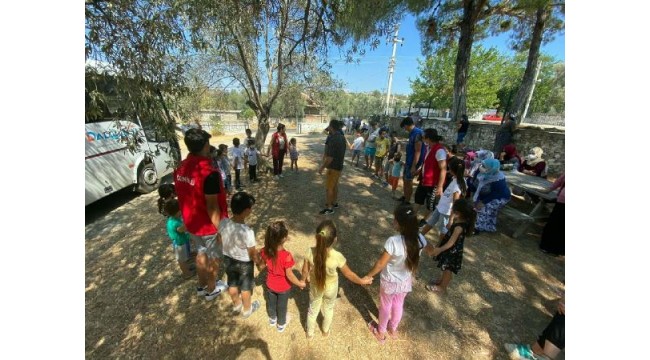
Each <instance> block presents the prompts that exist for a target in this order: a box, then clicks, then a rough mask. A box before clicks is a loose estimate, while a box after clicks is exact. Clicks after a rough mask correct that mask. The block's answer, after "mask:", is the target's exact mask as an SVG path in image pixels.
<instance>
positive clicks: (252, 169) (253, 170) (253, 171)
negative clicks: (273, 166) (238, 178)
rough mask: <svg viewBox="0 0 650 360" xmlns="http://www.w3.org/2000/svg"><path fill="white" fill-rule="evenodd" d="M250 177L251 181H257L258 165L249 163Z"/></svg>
mask: <svg viewBox="0 0 650 360" xmlns="http://www.w3.org/2000/svg"><path fill="white" fill-rule="evenodd" d="M248 177H249V178H250V180H251V181H257V165H248Z"/></svg>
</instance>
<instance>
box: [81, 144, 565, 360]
mask: <svg viewBox="0 0 650 360" xmlns="http://www.w3.org/2000/svg"><path fill="white" fill-rule="evenodd" d="M290 136H292V135H291V134H290ZM295 136H296V137H297V138H298V146H299V150H300V156H301V157H300V160H299V165H300V172H299V173H297V174H296V173H289V171H287V176H286V177H285V178H284V179H281V180H280V181H274V180H273V179H272V178H271V177H270V176H263V177H262V182H261V183H259V184H256V185H251V186H246V188H245V191H248V192H250V193H252V194H253V195H254V196H255V197H256V198H257V204H256V205H255V207H254V209H253V215H252V216H251V217H250V219H249V221H248V222H249V224H250V225H251V227H252V228H253V229H254V231H255V234H256V237H257V243H258V246H259V247H261V246H263V235H264V234H263V231H264V228H265V226H266V224H268V223H269V222H270V221H272V220H278V219H282V220H285V221H286V222H287V224H288V227H289V229H290V240H289V242H288V243H287V248H288V249H289V250H290V251H291V252H292V253H293V254H294V257H295V259H296V262H297V264H296V267H295V268H296V269H300V268H301V266H302V262H303V255H304V253H305V251H306V249H308V248H309V247H310V246H313V244H314V231H315V228H316V225H317V224H318V223H319V222H320V221H321V220H323V219H325V218H326V217H325V216H323V215H319V214H318V211H319V210H320V209H321V207H322V204H323V202H324V188H323V177H321V176H319V175H318V174H317V173H316V169H317V164H318V161H319V160H320V158H321V156H322V150H323V145H322V143H323V140H324V138H323V136H318V135H295ZM231 138H232V136H228V137H219V138H214V139H213V140H214V141H212V143H213V144H218V143H221V142H226V143H228V144H229V146H230V143H231V142H230V139H231ZM224 139H225V140H224ZM350 155H351V154H349V152H348V158H349V156H350ZM286 164H287V165H288V164H289V161H288V160H287V161H286ZM246 183H247V181H245V184H246ZM122 198H123V199H122V200H119V201H121V203H119V201H118V203H119V205H110V206H113V207H112V208H110V207H109V209H108V210H103V209H102V210H97V207H95V208H93V209H91V210H90V211H94V212H98V213H94V214H87V216H86V218H87V225H86V228H85V232H86V269H85V300H86V301H85V303H86V309H85V315H86V317H85V322H86V339H85V340H86V341H85V344H86V345H85V346H86V356H87V357H88V358H97V359H103V358H148V359H159V358H169V359H183V358H198V359H204V358H218V359H396V358H402V359H503V358H505V357H506V354H505V352H504V350H503V343H504V342H513V341H522V342H531V341H533V339H535V338H536V336H537V334H538V333H539V332H541V330H542V329H543V328H544V327H545V326H546V324H547V323H548V321H550V319H551V317H552V313H553V311H554V304H555V303H554V300H556V299H557V297H558V296H557V290H558V289H562V290H563V289H564V285H563V282H564V261H563V260H562V259H558V258H553V257H549V256H546V255H544V254H542V253H541V252H539V251H538V250H537V241H538V236H537V237H535V236H534V235H530V234H529V235H527V236H525V237H524V238H523V239H520V240H513V239H511V238H510V237H508V236H506V235H504V234H501V233H497V234H481V235H479V236H474V237H470V238H468V239H467V240H466V242H465V259H464V262H463V268H462V270H461V271H460V273H459V275H458V276H456V277H455V278H454V279H453V280H452V283H451V286H450V288H449V292H448V294H447V295H446V296H443V297H440V296H438V295H435V294H431V293H429V292H427V291H426V290H425V288H424V285H425V282H426V280H429V279H431V278H432V277H434V276H437V275H438V274H439V270H438V269H437V268H436V267H435V264H434V263H433V262H432V261H431V259H429V258H423V259H422V261H421V263H420V270H419V273H418V280H417V281H416V282H414V286H413V292H412V293H410V294H409V295H408V296H407V298H406V301H405V307H404V317H403V319H402V323H401V324H400V329H399V330H400V339H399V340H396V341H387V342H386V344H385V345H383V346H382V345H379V344H378V343H377V342H376V341H375V339H374V337H372V336H371V334H370V333H369V332H368V330H367V328H366V323H367V322H368V321H369V320H371V319H376V316H377V304H378V291H379V280H378V277H377V278H376V279H375V283H374V284H373V285H371V286H369V287H361V286H358V285H354V284H352V283H350V282H349V281H347V280H346V279H345V278H344V277H343V276H340V291H339V299H338V302H337V304H336V308H335V315H334V322H333V327H332V334H331V335H330V337H329V338H324V337H322V336H321V334H320V332H318V331H317V333H316V336H315V337H314V339H313V340H312V341H310V342H308V341H307V339H306V338H305V333H304V330H303V329H304V326H305V321H306V313H307V307H308V303H309V295H308V291H307V290H303V291H300V290H299V289H295V288H294V289H293V293H292V297H291V299H290V300H289V313H290V314H291V316H292V318H293V319H292V321H291V323H290V325H289V326H288V328H287V330H286V331H285V332H284V333H282V334H280V333H278V332H277V331H276V330H275V328H272V327H269V326H268V322H267V316H266V312H265V307H264V305H265V301H264V298H263V288H262V286H261V281H262V280H261V277H260V279H258V280H257V285H258V286H256V287H255V290H254V295H253V296H254V298H255V299H258V300H260V302H261V303H262V308H261V309H260V311H258V312H257V313H255V314H254V315H253V316H252V317H250V318H249V319H246V320H243V319H240V318H238V317H233V316H230V314H229V311H230V308H231V304H230V299H229V297H228V296H222V297H220V298H217V299H215V300H214V301H211V302H206V301H205V300H204V299H202V298H199V297H197V296H196V293H195V290H194V288H195V285H196V283H195V281H194V280H188V281H183V280H182V279H181V278H180V276H179V274H178V270H177V266H176V264H175V261H174V258H173V255H172V253H171V249H170V241H169V239H168V238H167V236H166V233H165V228H164V219H163V218H162V217H161V216H160V215H159V214H158V213H157V212H156V198H157V195H156V194H155V193H151V194H147V195H141V196H130V195H122ZM339 203H340V204H341V208H339V209H338V210H337V211H336V212H335V213H334V214H333V215H330V216H329V218H331V219H333V220H334V221H335V222H336V224H337V226H338V230H339V244H338V249H339V250H340V251H341V252H342V253H343V254H344V255H345V257H346V258H347V260H348V265H349V266H350V267H351V268H352V269H353V270H354V271H356V272H357V273H358V274H360V275H363V274H365V273H366V272H367V271H368V270H369V269H370V268H371V267H372V265H373V264H374V262H375V260H376V259H377V258H378V256H379V255H380V253H381V251H382V246H383V243H384V241H385V240H386V238H388V236H390V235H393V234H394V231H393V229H391V216H392V215H391V213H392V210H393V208H394V206H395V201H394V200H392V199H391V198H390V190H389V189H385V188H383V187H381V186H380V184H379V183H378V182H377V181H373V180H371V179H370V178H369V176H368V173H366V172H364V171H361V170H357V169H354V168H353V167H351V166H350V165H349V161H347V160H346V165H345V168H344V170H343V174H342V179H341V185H340V200H339ZM98 207H101V204H100V205H98ZM88 211H89V209H88V208H87V212H88ZM89 219H90V220H89ZM507 226H508V223H507V222H505V221H502V222H501V223H500V227H501V228H503V227H507ZM532 230H535V231H538V232H539V229H538V228H537V229H532ZM433 239H434V237H433V235H430V236H429V240H431V241H433ZM256 271H257V270H256ZM224 277H225V276H224ZM319 323H320V319H319Z"/></svg>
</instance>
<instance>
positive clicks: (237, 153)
mask: <svg viewBox="0 0 650 360" xmlns="http://www.w3.org/2000/svg"><path fill="white" fill-rule="evenodd" d="M232 145H233V148H232V167H233V168H234V169H235V189H236V190H237V191H241V190H242V186H241V179H240V177H239V176H240V174H241V169H243V168H244V151H243V150H242V149H240V148H239V138H234V139H232Z"/></svg>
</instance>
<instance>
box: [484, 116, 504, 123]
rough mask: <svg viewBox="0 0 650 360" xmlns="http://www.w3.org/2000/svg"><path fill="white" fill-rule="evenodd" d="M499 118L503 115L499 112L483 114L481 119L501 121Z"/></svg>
mask: <svg viewBox="0 0 650 360" xmlns="http://www.w3.org/2000/svg"><path fill="white" fill-rule="evenodd" d="M501 119H503V115H499V114H485V115H483V120H487V121H501Z"/></svg>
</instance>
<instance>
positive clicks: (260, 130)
mask: <svg viewBox="0 0 650 360" xmlns="http://www.w3.org/2000/svg"><path fill="white" fill-rule="evenodd" d="M268 134H269V115H268V114H265V113H260V114H258V115H257V133H256V134H255V147H256V148H257V149H258V150H259V151H260V152H261V153H262V154H266V150H264V143H265V142H266V136H267V135H268Z"/></svg>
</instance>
